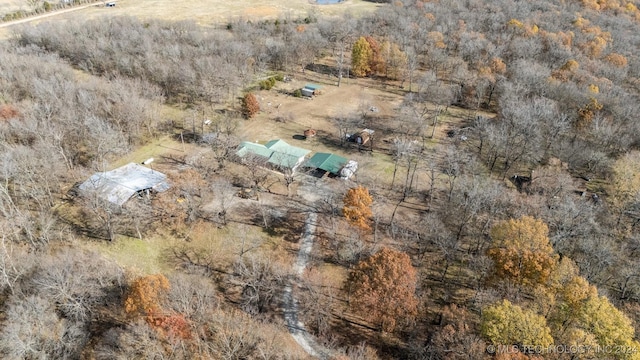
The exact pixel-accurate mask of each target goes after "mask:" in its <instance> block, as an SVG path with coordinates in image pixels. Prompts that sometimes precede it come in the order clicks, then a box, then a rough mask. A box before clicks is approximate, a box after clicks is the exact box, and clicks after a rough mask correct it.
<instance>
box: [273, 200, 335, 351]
mask: <svg viewBox="0 0 640 360" xmlns="http://www.w3.org/2000/svg"><path fill="white" fill-rule="evenodd" d="M317 219H318V214H316V213H314V212H310V213H309V215H308V216H307V220H306V221H305V224H304V234H303V235H302V239H301V240H300V250H298V257H297V259H296V263H295V265H294V266H293V269H294V271H295V276H294V277H292V278H291V280H290V281H289V284H287V286H286V287H285V288H284V296H283V311H284V320H285V322H286V324H287V327H288V328H289V332H290V333H291V336H292V337H293V339H294V340H295V341H296V342H297V343H298V344H299V345H300V346H301V347H302V348H303V349H304V350H305V351H306V352H307V354H309V355H311V356H313V357H315V358H318V359H323V360H324V359H329V357H330V354H329V351H328V350H326V349H324V348H323V347H322V346H321V345H320V344H318V342H317V341H316V340H315V338H314V337H313V335H311V334H309V332H307V330H306V329H305V327H304V324H303V323H302V322H301V321H300V320H298V301H297V299H296V298H295V297H294V296H293V287H294V286H297V285H298V283H299V279H300V275H302V274H303V273H304V269H305V268H306V267H307V263H308V262H309V256H310V254H311V249H312V248H313V240H314V238H315V235H314V234H315V232H316V221H317Z"/></svg>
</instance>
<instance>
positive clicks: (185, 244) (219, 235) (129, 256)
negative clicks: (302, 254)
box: [82, 222, 290, 275]
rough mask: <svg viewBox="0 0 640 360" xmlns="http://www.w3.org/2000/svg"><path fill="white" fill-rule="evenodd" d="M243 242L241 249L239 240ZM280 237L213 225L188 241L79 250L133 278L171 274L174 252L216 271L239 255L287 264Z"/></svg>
mask: <svg viewBox="0 0 640 360" xmlns="http://www.w3.org/2000/svg"><path fill="white" fill-rule="evenodd" d="M243 239H244V240H245V242H244V245H243V243H242V240H243ZM283 242H284V241H283V240H282V237H277V236H270V235H268V234H267V233H266V232H264V231H262V229H261V228H260V227H257V226H248V225H244V224H234V223H231V224H229V225H228V226H226V227H224V228H218V227H216V226H215V225H214V224H212V223H207V222H200V223H197V224H194V225H193V226H192V228H191V231H190V233H189V241H187V240H184V239H178V238H176V237H175V236H172V235H168V234H162V233H156V234H152V235H150V236H148V237H146V238H144V239H142V240H140V239H137V238H130V237H126V236H118V238H117V239H116V240H115V241H113V242H108V241H91V242H83V243H82V244H83V245H82V246H84V247H86V248H88V249H91V250H95V251H98V252H100V253H101V254H103V255H104V256H105V257H107V258H109V259H112V260H113V261H115V262H116V263H118V264H119V265H120V266H122V267H123V268H125V269H127V270H128V271H131V272H132V273H135V274H139V275H142V274H154V273H163V274H170V273H171V272H173V271H174V270H175V268H176V266H177V261H176V259H175V257H174V256H173V255H172V254H173V250H174V249H177V250H188V251H189V253H190V254H197V255H200V256H203V257H207V258H208V259H211V260H213V262H214V263H215V265H216V267H218V268H226V267H227V266H229V265H231V264H232V262H233V261H234V260H235V259H236V258H237V256H238V255H239V254H240V252H241V251H242V250H243V247H244V250H245V251H247V250H248V249H251V250H248V251H247V252H246V253H245V255H246V254H256V255H257V254H260V255H264V256H267V257H270V258H273V259H276V260H279V261H287V262H289V261H290V259H288V258H287V257H286V254H287V252H285V251H282V250H281V248H282V246H284V244H283Z"/></svg>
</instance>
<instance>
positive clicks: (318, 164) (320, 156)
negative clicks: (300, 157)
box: [305, 153, 347, 175]
mask: <svg viewBox="0 0 640 360" xmlns="http://www.w3.org/2000/svg"><path fill="white" fill-rule="evenodd" d="M346 163H347V159H346V158H343V157H342V156H338V155H335V154H330V153H316V154H315V155H313V156H312V157H311V158H310V159H309V160H308V161H307V162H306V163H305V166H306V167H310V168H315V169H320V170H323V171H326V172H328V173H330V174H333V175H339V174H340V170H341V169H342V168H343V167H344V165H345V164H346Z"/></svg>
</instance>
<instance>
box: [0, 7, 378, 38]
mask: <svg viewBox="0 0 640 360" xmlns="http://www.w3.org/2000/svg"><path fill="white" fill-rule="evenodd" d="M380 6H382V5H381V4H376V3H372V2H368V1H363V0H347V1H345V2H343V3H340V4H335V5H316V4H313V3H312V2H311V1H309V0H293V1H289V2H284V1H278V0H249V1H235V0H183V1H179V2H176V1H169V0H140V1H133V0H120V1H117V6H115V7H109V8H107V7H105V6H103V4H102V3H97V4H96V5H95V6H89V7H86V8H82V9H78V10H77V11H71V12H66V13H61V14H59V15H56V16H48V17H46V18H43V19H39V20H34V21H33V22H30V23H38V22H41V21H66V20H70V19H82V20H92V19H97V18H101V17H106V18H108V17H112V16H135V17H139V18H141V19H152V18H158V19H166V20H176V21H180V20H193V21H195V22H196V23H198V24H200V25H203V26H218V25H220V24H225V23H227V22H229V21H232V20H234V19H272V18H277V17H286V16H291V17H297V18H299V17H306V16H308V15H310V14H315V15H326V16H333V15H339V14H342V13H345V12H349V13H351V14H353V15H356V16H358V15H360V14H364V13H368V12H372V11H374V10H375V9H377V8H378V7H380ZM21 9H23V10H29V9H28V6H27V5H26V1H25V0H22V1H21V0H0V16H2V15H4V14H6V13H9V12H13V11H17V10H21ZM9 28H10V26H9V27H5V28H2V29H0V39H2V38H6V37H7V36H9V35H10V34H11V31H10V30H9Z"/></svg>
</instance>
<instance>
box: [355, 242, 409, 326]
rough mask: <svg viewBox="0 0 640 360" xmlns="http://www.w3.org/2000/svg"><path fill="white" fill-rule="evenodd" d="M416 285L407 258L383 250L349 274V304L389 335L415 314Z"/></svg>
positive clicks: (358, 265)
mask: <svg viewBox="0 0 640 360" xmlns="http://www.w3.org/2000/svg"><path fill="white" fill-rule="evenodd" d="M416 282H417V274H416V270H415V269H414V268H413V266H412V265H411V259H409V255H407V254H405V253H403V252H400V251H396V250H392V249H389V248H382V250H380V251H378V252H377V253H375V254H374V255H372V256H370V257H369V258H368V259H365V260H362V261H361V262H359V263H358V264H357V265H356V266H355V267H354V268H353V269H352V270H351V272H350V273H349V277H348V278H347V282H346V288H347V289H349V291H350V292H351V296H350V300H349V305H350V306H351V308H352V309H353V310H354V311H355V312H357V313H359V314H361V315H363V316H366V318H367V319H369V320H371V321H373V322H374V323H375V324H376V325H378V326H380V328H381V329H382V330H383V331H389V332H391V331H393V330H395V329H396V327H397V325H398V323H402V322H409V321H411V320H412V319H413V318H414V317H415V316H416V315H417V313H418V299H417V297H416V294H415V291H416Z"/></svg>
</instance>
